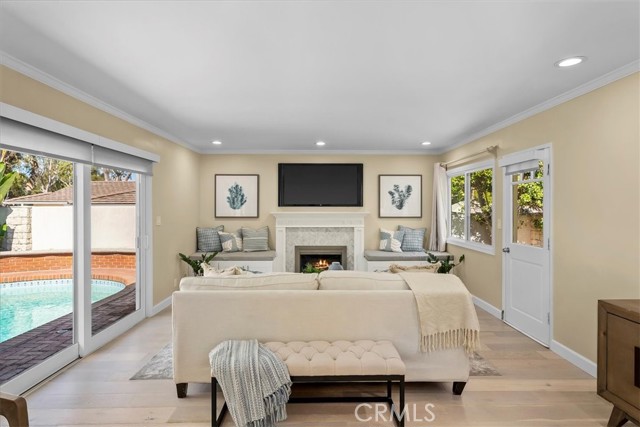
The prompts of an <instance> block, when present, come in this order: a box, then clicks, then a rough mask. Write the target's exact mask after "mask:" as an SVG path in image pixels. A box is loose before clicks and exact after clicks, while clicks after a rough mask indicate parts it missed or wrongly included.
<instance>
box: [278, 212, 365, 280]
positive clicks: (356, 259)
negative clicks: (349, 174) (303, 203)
mask: <svg viewBox="0 0 640 427" xmlns="http://www.w3.org/2000/svg"><path fill="white" fill-rule="evenodd" d="M271 215H273V216H274V217H275V218H276V258H275V260H274V271H286V263H287V260H286V247H287V228H293V227H295V228H318V227H345V228H352V229H353V263H354V265H353V268H354V270H366V267H365V263H364V218H365V217H366V216H367V215H369V213H368V212H272V213H271Z"/></svg>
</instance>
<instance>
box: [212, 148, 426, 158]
mask: <svg viewBox="0 0 640 427" xmlns="http://www.w3.org/2000/svg"><path fill="white" fill-rule="evenodd" d="M202 154H216V155H226V154H229V155H233V154H241V155H245V156H250V155H253V154H256V155H296V154H297V155H305V154H306V155H313V156H337V155H339V156H389V155H394V156H404V155H414V156H415V155H421V156H434V155H436V154H437V153H435V152H434V151H425V150H423V151H420V150H407V151H398V150H324V149H317V150H314V149H313V148H311V149H308V150H216V149H205V150H203V151H202Z"/></svg>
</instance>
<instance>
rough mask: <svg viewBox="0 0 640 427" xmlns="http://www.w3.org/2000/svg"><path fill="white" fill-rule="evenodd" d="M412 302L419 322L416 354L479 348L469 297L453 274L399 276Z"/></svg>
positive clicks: (475, 323) (406, 273) (406, 272)
mask: <svg viewBox="0 0 640 427" xmlns="http://www.w3.org/2000/svg"><path fill="white" fill-rule="evenodd" d="M399 274H400V276H402V278H403V279H404V281H405V282H406V283H407V285H408V286H409V288H410V289H411V291H413V296H414V297H415V299H416V307H417V309H418V318H419V321H420V332H421V334H420V351H422V352H424V353H427V352H431V351H437V350H445V349H450V348H460V347H462V348H464V351H465V352H466V353H467V354H471V353H473V351H474V350H476V349H477V348H478V347H479V345H480V324H479V322H478V316H477V315H476V310H475V307H474V305H473V301H472V300H471V294H470V293H469V291H468V290H467V288H466V287H465V286H464V284H463V283H462V281H461V280H460V279H459V278H458V277H456V276H454V275H453V274H435V273H416V272H408V271H403V272H400V273H399Z"/></svg>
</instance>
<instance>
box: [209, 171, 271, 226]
mask: <svg viewBox="0 0 640 427" xmlns="http://www.w3.org/2000/svg"><path fill="white" fill-rule="evenodd" d="M259 182H260V175H223V174H216V183H215V195H214V200H215V217H216V218H258V212H259V210H258V206H259V204H258V202H259Z"/></svg>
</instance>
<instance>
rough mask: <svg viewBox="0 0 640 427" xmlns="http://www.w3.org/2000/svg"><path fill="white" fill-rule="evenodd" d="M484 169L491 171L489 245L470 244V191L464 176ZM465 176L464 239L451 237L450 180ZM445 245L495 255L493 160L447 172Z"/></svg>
mask: <svg viewBox="0 0 640 427" xmlns="http://www.w3.org/2000/svg"><path fill="white" fill-rule="evenodd" d="M484 169H491V170H492V179H491V245H487V244H484V243H478V242H472V241H470V240H469V227H470V221H469V218H470V216H469V215H470V213H471V210H470V209H469V202H470V199H471V198H470V194H469V193H470V191H469V190H470V189H469V180H468V179H466V175H468V174H470V173H473V172H477V171H480V170H484ZM460 175H465V189H464V212H465V219H464V229H465V236H466V237H465V239H460V238H458V237H453V236H451V178H452V177H454V176H460ZM447 200H448V202H447V244H452V245H455V246H460V247H463V248H467V249H471V250H474V251H478V252H484V253H486V254H490V255H495V253H496V251H495V248H496V164H495V161H494V160H486V161H483V162H477V163H472V164H469V165H465V166H461V167H458V168H455V169H451V170H447Z"/></svg>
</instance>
